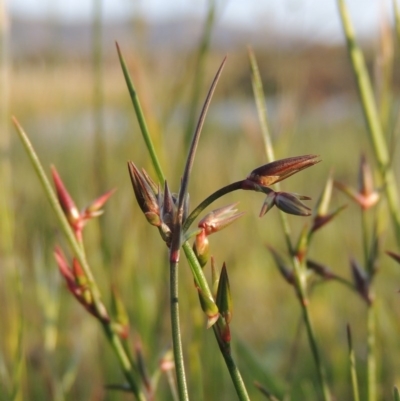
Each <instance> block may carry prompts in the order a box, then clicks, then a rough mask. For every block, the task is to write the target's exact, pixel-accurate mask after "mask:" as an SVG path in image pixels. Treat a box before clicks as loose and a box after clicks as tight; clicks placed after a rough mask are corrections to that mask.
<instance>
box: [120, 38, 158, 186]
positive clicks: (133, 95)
mask: <svg viewBox="0 0 400 401" xmlns="http://www.w3.org/2000/svg"><path fill="white" fill-rule="evenodd" d="M116 46H117V52H118V57H119V61H120V63H121V68H122V72H123V73H124V77H125V81H126V85H127V86H128V90H129V94H130V96H131V100H132V103H133V107H134V108H135V113H136V117H137V119H138V123H139V126H140V130H141V131H142V136H143V139H144V142H145V143H146V147H147V150H148V152H149V154H150V158H151V161H152V163H153V167H154V169H155V170H156V173H157V177H158V180H159V181H160V182H161V183H162V185H164V181H165V176H164V173H163V171H162V168H161V165H160V162H159V160H158V157H157V154H156V151H155V148H154V145H153V141H152V139H151V136H150V133H149V130H148V128H147V124H146V119H145V117H144V114H143V110H142V106H141V105H140V101H139V97H138V95H137V92H136V89H135V87H134V86H133V83H132V80H131V77H130V75H129V71H128V68H127V66H126V64H125V60H124V57H123V56H122V53H121V49H120V47H119V45H118V43H116Z"/></svg>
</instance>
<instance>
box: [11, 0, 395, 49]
mask: <svg viewBox="0 0 400 401" xmlns="http://www.w3.org/2000/svg"><path fill="white" fill-rule="evenodd" d="M5 1H6V6H7V7H8V11H9V12H10V13H11V14H12V15H14V16H19V17H25V18H26V17H32V18H49V17H51V18H56V19H57V20H59V21H60V22H61V21H65V22H69V21H77V20H85V19H86V20H89V19H90V18H91V12H92V9H93V4H94V2H95V0H67V1H65V0H5ZM209 1H210V0H102V4H103V13H104V16H105V18H108V19H114V20H115V19H118V18H126V16H127V15H129V16H134V15H135V14H136V15H138V16H140V17H143V18H145V19H148V20H153V21H154V20H156V21H157V20H165V19H171V18H174V17H176V16H180V17H191V16H198V17H200V18H201V17H204V15H205V12H206V9H207V6H208V4H209ZM397 1H399V0H397ZM399 2H400V1H399ZM217 4H218V9H219V12H218V22H219V23H229V24H237V25H240V26H244V27H245V28H248V29H256V28H257V27H260V26H263V25H266V24H269V23H270V24H273V25H274V27H279V29H282V31H285V32H288V33H291V34H299V35H301V36H305V37H307V38H309V39H311V40H312V38H313V37H317V38H318V40H319V41H321V40H322V41H327V42H329V41H333V42H336V41H338V40H341V39H342V33H341V26H340V20H339V16H338V10H337V1H336V0H219V1H218V0H217ZM347 4H348V6H349V8H350V11H351V15H352V18H353V20H354V25H355V27H356V31H357V34H358V35H362V36H364V37H365V36H368V35H376V30H377V29H378V27H379V23H380V21H381V20H382V16H384V15H386V16H387V17H389V18H390V21H393V2H392V0H347Z"/></svg>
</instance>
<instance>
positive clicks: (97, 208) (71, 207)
mask: <svg viewBox="0 0 400 401" xmlns="http://www.w3.org/2000/svg"><path fill="white" fill-rule="evenodd" d="M51 173H52V176H53V181H54V186H55V188H56V193H57V197H58V201H59V202H60V206H61V208H62V210H63V211H64V214H65V216H66V217H67V219H68V222H69V224H70V226H71V228H72V229H73V230H74V233H75V235H76V237H77V238H78V240H79V241H82V231H83V228H84V227H85V225H86V223H87V222H88V221H89V220H90V219H93V218H94V217H98V216H100V215H101V214H102V213H103V210H101V208H102V207H103V206H104V204H105V203H106V202H107V200H108V199H109V198H110V196H111V195H112V194H113V193H114V192H115V189H112V190H110V191H108V192H106V193H104V194H103V195H101V196H100V197H98V198H97V199H95V200H94V201H93V202H92V203H91V204H90V205H89V206H87V207H86V208H85V209H83V210H82V211H79V210H78V208H77V207H76V205H75V202H74V200H73V199H72V197H71V196H70V194H69V192H68V191H67V188H66V187H65V185H64V183H63V182H62V180H61V178H60V176H59V174H58V172H57V170H56V168H55V167H54V166H52V167H51Z"/></svg>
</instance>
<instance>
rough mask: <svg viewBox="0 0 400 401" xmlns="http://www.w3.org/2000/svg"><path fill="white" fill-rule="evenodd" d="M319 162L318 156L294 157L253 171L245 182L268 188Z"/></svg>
mask: <svg viewBox="0 0 400 401" xmlns="http://www.w3.org/2000/svg"><path fill="white" fill-rule="evenodd" d="M319 162H320V159H319V156H316V155H305V156H295V157H289V158H287V159H281V160H276V161H274V162H271V163H268V164H265V165H263V166H261V167H258V168H256V169H255V170H253V171H252V172H251V173H250V174H249V176H248V177H247V180H249V181H252V182H254V183H256V184H259V185H262V186H269V185H272V184H275V183H277V182H279V181H282V180H284V179H285V178H288V177H290V176H291V175H293V174H296V173H298V172H299V171H301V170H304V169H305V168H307V167H310V166H313V165H314V164H316V163H319Z"/></svg>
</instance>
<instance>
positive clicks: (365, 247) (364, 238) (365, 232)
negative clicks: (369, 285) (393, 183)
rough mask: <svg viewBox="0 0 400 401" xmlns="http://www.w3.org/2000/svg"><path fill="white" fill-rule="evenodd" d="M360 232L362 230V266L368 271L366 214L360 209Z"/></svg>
mask: <svg viewBox="0 0 400 401" xmlns="http://www.w3.org/2000/svg"><path fill="white" fill-rule="evenodd" d="M361 224H362V227H361V230H362V241H363V253H364V266H365V267H366V268H367V270H368V272H369V271H370V269H369V257H368V248H369V247H368V221H367V213H366V212H365V210H363V209H361Z"/></svg>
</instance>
